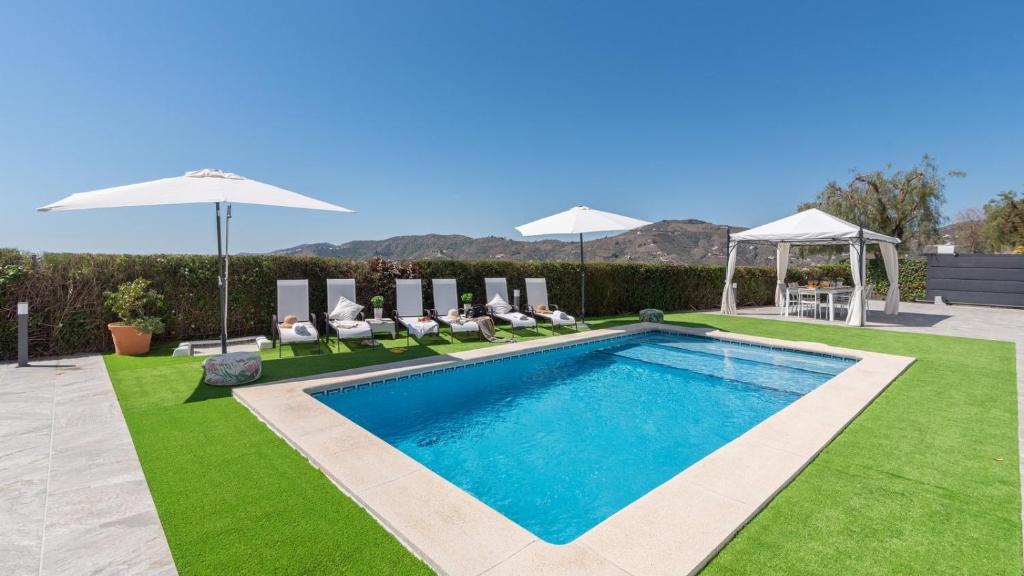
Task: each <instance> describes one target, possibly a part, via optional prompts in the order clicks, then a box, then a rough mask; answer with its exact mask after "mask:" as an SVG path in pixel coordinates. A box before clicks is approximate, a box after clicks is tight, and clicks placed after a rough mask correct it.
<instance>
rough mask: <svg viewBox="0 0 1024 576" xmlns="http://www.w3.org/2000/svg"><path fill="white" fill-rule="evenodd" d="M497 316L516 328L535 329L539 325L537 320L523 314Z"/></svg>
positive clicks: (514, 313) (510, 313)
mask: <svg viewBox="0 0 1024 576" xmlns="http://www.w3.org/2000/svg"><path fill="white" fill-rule="evenodd" d="M495 316H497V317H498V318H500V319H502V320H504V321H505V322H508V323H509V324H512V326H513V327H514V328H533V327H534V326H536V325H537V320H536V319H534V318H531V317H529V316H527V315H526V314H523V313H521V312H509V313H508V314H497V313H495Z"/></svg>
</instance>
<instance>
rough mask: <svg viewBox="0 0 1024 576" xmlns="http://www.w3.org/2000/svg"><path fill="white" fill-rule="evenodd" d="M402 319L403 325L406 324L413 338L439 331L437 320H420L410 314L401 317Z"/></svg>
mask: <svg viewBox="0 0 1024 576" xmlns="http://www.w3.org/2000/svg"><path fill="white" fill-rule="evenodd" d="M399 320H401V321H402V325H403V326H405V328H406V330H408V331H409V335H411V336H412V337H413V338H421V337H423V336H426V335H427V334H431V333H436V332H437V322H434V321H433V320H426V321H423V320H420V319H419V318H417V317H415V316H408V317H404V318H399Z"/></svg>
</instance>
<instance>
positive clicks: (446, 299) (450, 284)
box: [431, 278, 480, 343]
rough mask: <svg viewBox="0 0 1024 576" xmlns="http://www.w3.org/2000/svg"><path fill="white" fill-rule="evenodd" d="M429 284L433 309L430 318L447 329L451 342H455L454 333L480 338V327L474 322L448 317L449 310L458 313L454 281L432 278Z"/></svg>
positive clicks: (462, 317)
mask: <svg viewBox="0 0 1024 576" xmlns="http://www.w3.org/2000/svg"><path fill="white" fill-rule="evenodd" d="M431 283H432V285H433V287H434V309H433V310H432V311H431V312H432V314H431V316H432V317H433V318H434V320H436V321H438V322H440V323H441V324H444V325H445V326H447V327H448V332H449V334H450V335H451V340H452V342H453V343H454V342H455V334H456V333H459V334H463V333H466V332H476V336H477V338H480V326H479V325H478V324H477V323H476V322H474V321H472V320H470V319H467V318H466V317H464V316H462V315H461V314H459V316H458V317H455V318H453V317H451V316H448V312H449V311H451V310H455V312H456V313H458V311H459V296H458V293H459V291H458V286H457V285H456V283H455V280H453V279H450V278H434V279H433V280H432V281H431Z"/></svg>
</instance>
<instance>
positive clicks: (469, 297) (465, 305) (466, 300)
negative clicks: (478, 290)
mask: <svg viewBox="0 0 1024 576" xmlns="http://www.w3.org/2000/svg"><path fill="white" fill-rule="evenodd" d="M459 300H462V312H463V313H466V312H469V309H470V307H471V306H473V293H472V292H464V293H463V294H462V296H459Z"/></svg>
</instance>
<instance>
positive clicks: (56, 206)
mask: <svg viewBox="0 0 1024 576" xmlns="http://www.w3.org/2000/svg"><path fill="white" fill-rule="evenodd" d="M233 203H235V204H261V205H264V206H283V207H286V208H307V209H310V210H328V211H331V212H352V210H349V209H348V208H343V207H341V206H337V205H335V204H331V203H328V202H324V201H322V200H317V199H316V198H310V197H309V196H303V195H302V194H297V193H295V192H291V191H289V190H285V189H284V188H278V187H277V186H271V185H270V184H264V183H263V182H257V181H256V180H249V179H248V178H243V177H242V176H239V175H237V174H232V173H230V172H223V171H221V170H211V169H204V170H195V171H193V172H187V173H186V174H185V175H184V176H177V177H174V178H161V179H160V180H152V181H150V182H142V183H139V184H128V185H127V186H116V187H114V188H105V189H103V190H94V191H92V192H80V193H78V194H72V195H71V196H68V197H67V198H64V199H63V200H58V201H57V202H54V203H53V204H47V205H46V206H43V207H42V208H39V209H38V210H39V211H40V212H49V211H51V210H87V209H91V208H120V207H127V206H160V205H165V204H213V205H214V206H215V207H216V213H217V283H218V288H219V291H220V298H221V305H220V316H221V318H220V341H221V352H227V346H228V344H227V322H228V319H227V313H228V310H227V307H228V304H227V286H228V285H227V279H228V261H227V242H228V230H227V229H225V232H224V246H223V248H222V246H221V216H220V205H221V204H227V223H228V224H230V221H231V204H233Z"/></svg>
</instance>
